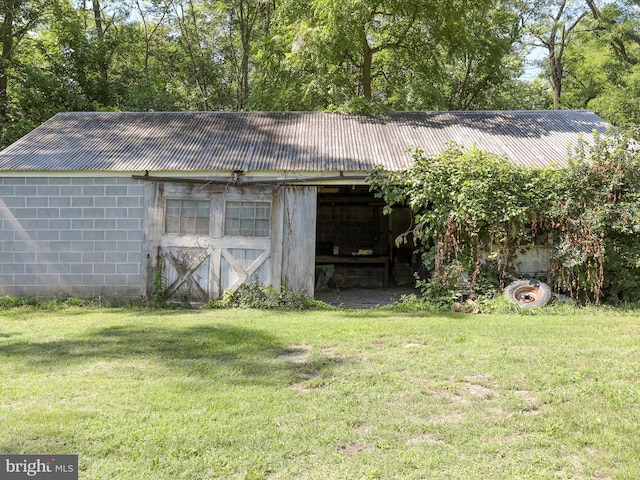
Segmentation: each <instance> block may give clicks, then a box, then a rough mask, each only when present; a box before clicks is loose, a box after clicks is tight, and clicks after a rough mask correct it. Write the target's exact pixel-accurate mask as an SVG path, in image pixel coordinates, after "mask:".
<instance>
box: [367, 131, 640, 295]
mask: <svg viewBox="0 0 640 480" xmlns="http://www.w3.org/2000/svg"><path fill="white" fill-rule="evenodd" d="M634 145H635V143H634V142H633V141H632V140H631V139H629V138H627V137H624V136H621V135H613V134H610V135H606V136H596V141H595V144H594V145H592V146H589V145H587V144H586V143H580V144H579V145H578V146H577V147H576V148H575V151H574V153H573V154H572V157H571V160H570V162H569V166H568V167H567V168H564V169H556V168H530V167H524V166H519V165H515V164H513V163H512V162H509V161H508V160H507V159H506V158H505V157H503V156H499V155H496V154H492V153H488V152H485V151H482V150H479V149H478V148H476V147H475V146H474V147H471V148H469V149H466V150H465V149H463V148H462V147H460V146H459V145H456V144H448V145H447V147H446V149H445V150H444V151H443V152H441V153H440V154H438V155H435V156H426V155H425V154H424V153H423V152H421V151H416V152H414V155H413V157H414V158H413V160H414V161H413V164H412V166H411V167H410V168H409V169H408V170H407V171H401V172H397V171H389V170H386V169H384V168H382V167H376V168H375V169H374V170H373V171H372V172H370V175H369V178H368V181H369V183H370V185H371V189H372V191H374V192H375V194H376V196H377V197H379V198H383V199H384V200H385V202H386V204H387V205H386V207H385V212H386V213H389V212H390V211H391V210H392V209H393V208H395V207H396V206H408V207H409V208H410V209H411V210H412V212H413V215H414V218H415V224H414V228H413V230H412V233H413V235H414V238H415V241H416V247H417V248H419V249H420V250H421V251H422V253H423V262H424V264H425V266H426V267H427V269H428V270H430V271H431V272H432V276H431V279H430V280H429V282H427V287H428V288H425V291H426V293H429V291H438V292H440V293H439V295H442V289H443V287H445V286H447V285H449V286H450V285H451V284H452V283H455V282H452V279H451V276H452V275H454V276H456V275H457V276H459V275H461V274H462V273H463V272H466V273H468V274H469V278H470V284H471V286H472V288H474V289H477V287H478V285H479V280H480V279H481V278H483V276H484V277H485V278H486V275H485V274H484V273H483V271H484V270H486V269H487V268H488V265H489V264H491V269H493V270H494V274H493V275H494V276H495V278H496V280H497V282H498V283H499V286H500V287H501V288H502V287H504V285H505V284H506V283H507V282H508V281H509V280H510V279H511V278H512V275H513V274H514V270H515V261H516V259H517V257H518V254H519V253H521V252H524V251H526V250H527V249H528V248H530V247H532V246H535V245H544V246H551V245H553V247H554V251H555V255H554V258H553V262H552V268H551V270H550V271H549V272H548V273H549V278H548V279H547V280H548V281H550V282H551V283H552V284H553V285H554V287H555V289H556V291H558V292H561V293H565V294H567V295H570V296H571V297H572V298H575V299H581V300H582V301H584V302H587V303H595V304H598V303H600V301H601V299H603V298H605V299H607V300H612V301H638V300H640V240H639V238H640V236H639V235H638V233H640V156H639V152H638V150H637V149H636V148H635V147H634ZM400 240H401V241H402V240H403V239H400ZM480 283H482V284H486V282H480Z"/></svg>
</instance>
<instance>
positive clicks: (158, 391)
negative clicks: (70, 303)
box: [0, 308, 640, 480]
mask: <svg viewBox="0 0 640 480" xmlns="http://www.w3.org/2000/svg"><path fill="white" fill-rule="evenodd" d="M639 320H640V319H639V317H637V316H634V315H633V314H632V313H623V312H615V311H611V310H607V311H605V310H589V309H585V310H576V311H575V313H566V314H563V315H559V314H556V315H544V314H536V315H518V314H512V315H475V316H474V315H464V314H451V315H446V314H425V313H420V314H419V313H410V312H397V311H392V310H383V309H374V310H362V311H340V310H333V311H322V312H320V311H315V312H277V311H258V310H212V311H205V310H194V311H174V312H167V311H152V310H135V309H130V310H125V309H99V308H88V309H82V308H65V309H62V310H55V309H53V310H49V311H44V310H41V309H40V310H38V309H29V308H20V309H13V310H4V311H0V453H5V454H12V453H55V454H65V453H66V454H78V455H79V461H80V470H81V471H80V478H82V479H109V480H113V479H127V480H132V479H133V480H135V479H141V480H142V479H144V480H147V479H154V480H155V479H214V478H224V479H236V478H239V479H244V478H254V479H258V478H268V479H292V478H307V479H323V480H326V479H346V478H349V479H359V478H381V479H394V478H397V479H412V478H415V479H424V478H447V479H463V478H478V479H485V478H508V479H512V478H531V479H544V478H553V479H557V478H584V479H591V478H628V479H635V478H640V463H639V462H638V459H640V435H639V434H638V432H639V431H640V321H639Z"/></svg>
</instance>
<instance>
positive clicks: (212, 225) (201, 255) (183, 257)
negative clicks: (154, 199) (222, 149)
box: [161, 185, 279, 302]
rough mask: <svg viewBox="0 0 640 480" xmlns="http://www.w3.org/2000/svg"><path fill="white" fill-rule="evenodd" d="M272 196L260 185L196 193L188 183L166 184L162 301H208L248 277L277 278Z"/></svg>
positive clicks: (267, 282) (267, 280)
mask: <svg viewBox="0 0 640 480" xmlns="http://www.w3.org/2000/svg"><path fill="white" fill-rule="evenodd" d="M273 198H276V199H277V198H278V195H277V194H275V195H274V196H273ZM273 198H272V195H271V190H270V189H269V195H266V194H265V191H264V188H258V187H256V188H254V189H249V188H247V187H244V188H242V189H227V190H226V191H224V192H216V191H212V192H208V193H207V192H206V191H197V192H195V194H194V192H193V189H192V188H190V189H189V188H187V189H185V188H181V186H180V185H174V186H172V187H171V186H170V187H167V188H166V189H165V192H164V200H163V205H164V221H163V234H162V240H161V258H162V260H161V272H162V279H163V291H164V298H165V300H168V301H179V302H184V301H190V302H206V301H208V300H210V299H219V298H221V297H222V295H223V294H224V292H225V291H228V290H230V291H235V290H236V289H237V288H238V287H239V286H240V285H241V284H242V283H244V282H246V281H247V280H254V279H255V280H256V281H258V282H259V283H260V284H262V285H271V284H273V283H278V282H273V281H272V280H273V278H272V277H273V275H272V273H273V268H272V244H273V240H272V237H273V236H274V233H275V234H276V235H275V236H276V237H277V231H278V230H277V225H278V224H279V222H278V221H277V219H275V221H274V208H273V204H274V201H273ZM194 202H195V203H194ZM207 206H208V207H207ZM207 208H208V213H205V212H207ZM275 210H277V209H275ZM182 212H186V213H185V214H184V215H183V214H182ZM193 212H197V213H195V214H193ZM192 214H193V216H192ZM198 215H199V216H198ZM205 215H208V216H205ZM274 225H275V228H274Z"/></svg>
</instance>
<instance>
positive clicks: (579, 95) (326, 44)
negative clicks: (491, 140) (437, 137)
mask: <svg viewBox="0 0 640 480" xmlns="http://www.w3.org/2000/svg"><path fill="white" fill-rule="evenodd" d="M541 12H542V13H541ZM0 18H1V22H0V41H1V42H2V57H1V60H0V128H1V131H0V146H5V145H7V144H8V143H10V142H12V141H14V140H15V139H17V138H18V137H19V136H21V135H22V134H24V133H26V132H27V131H28V130H30V129H31V128H33V127H35V126H36V125H38V124H39V123H41V122H42V121H44V120H46V119H47V118H49V117H50V116H52V115H54V114H55V113H56V112H60V111H91V110H120V111H142V110H177V111H180V110H268V111H274V110H331V111H345V112H371V113H375V112H384V111H388V110H465V109H539V108H590V109H592V110H594V111H596V112H597V113H599V114H601V115H602V116H603V117H604V118H605V119H607V120H609V121H611V122H613V123H614V124H617V125H622V126H634V125H637V124H638V123H639V122H640V113H639V112H638V107H637V104H638V102H637V99H638V95H639V94H640V71H639V70H638V69H639V68H640V3H639V2H638V1H637V0H621V1H619V2H607V1H605V0H545V2H544V8H541V5H540V2H533V1H532V0H474V1H470V0H452V1H448V2H439V1H435V0H412V1H408V0H310V1H309V0H91V1H88V0H0ZM532 49H542V51H543V52H544V57H543V60H542V61H541V62H540V63H539V64H536V65H530V62H531V61H530V58H531V57H530V52H531V50H532ZM531 68H534V69H535V71H537V72H539V73H538V75H535V76H536V78H533V79H531V78H530V79H524V77H523V73H524V72H525V69H528V70H527V71H529V72H531V70H530V69H531Z"/></svg>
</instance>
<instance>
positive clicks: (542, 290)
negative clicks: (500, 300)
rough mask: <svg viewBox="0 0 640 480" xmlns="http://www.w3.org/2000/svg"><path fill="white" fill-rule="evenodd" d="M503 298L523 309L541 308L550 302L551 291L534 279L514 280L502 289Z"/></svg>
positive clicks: (547, 286) (544, 284)
mask: <svg viewBox="0 0 640 480" xmlns="http://www.w3.org/2000/svg"><path fill="white" fill-rule="evenodd" d="M504 294H505V296H506V297H507V298H508V299H509V300H510V301H512V302H513V303H515V304H517V305H520V306H521V307H525V308H533V307H542V306H543V305H546V304H547V303H549V300H551V289H550V288H549V285H547V284H546V283H543V282H540V281H538V280H536V279H530V280H516V281H515V282H512V283H510V284H509V285H507V288H505V289H504Z"/></svg>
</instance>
